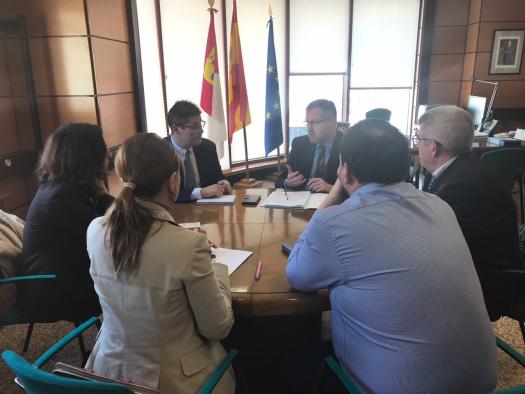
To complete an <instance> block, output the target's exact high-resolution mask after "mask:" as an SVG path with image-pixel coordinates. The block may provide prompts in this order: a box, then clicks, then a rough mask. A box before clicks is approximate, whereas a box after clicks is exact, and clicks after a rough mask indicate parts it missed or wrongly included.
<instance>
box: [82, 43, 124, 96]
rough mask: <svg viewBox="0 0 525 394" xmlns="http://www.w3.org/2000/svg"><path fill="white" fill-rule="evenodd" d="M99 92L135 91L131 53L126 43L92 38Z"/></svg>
mask: <svg viewBox="0 0 525 394" xmlns="http://www.w3.org/2000/svg"><path fill="white" fill-rule="evenodd" d="M91 43H92V48H93V61H94V63H95V78H96V84H97V93H98V94H110V93H124V92H131V91H133V77H132V74H131V69H132V65H131V54H130V48H129V45H128V44H126V43H122V42H118V41H112V40H105V39H101V38H92V40H91Z"/></svg>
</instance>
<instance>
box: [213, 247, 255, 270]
mask: <svg viewBox="0 0 525 394" xmlns="http://www.w3.org/2000/svg"><path fill="white" fill-rule="evenodd" d="M211 252H212V253H213V254H214V255H215V261H216V262H217V263H221V264H224V265H227V266H228V274H229V275H231V274H233V273H234V272H235V270H236V269H237V268H239V267H240V266H241V264H242V263H244V262H245V261H246V260H248V257H250V256H251V255H252V254H253V252H251V251H249V250H238V249H226V248H211Z"/></svg>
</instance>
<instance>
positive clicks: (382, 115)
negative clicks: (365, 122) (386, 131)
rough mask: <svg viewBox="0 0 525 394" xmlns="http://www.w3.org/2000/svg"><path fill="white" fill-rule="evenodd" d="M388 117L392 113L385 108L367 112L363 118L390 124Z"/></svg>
mask: <svg viewBox="0 0 525 394" xmlns="http://www.w3.org/2000/svg"><path fill="white" fill-rule="evenodd" d="M390 115H392V111H390V110H389V109H386V108H374V109H371V110H370V111H368V112H367V113H366V114H365V117H366V118H367V119H381V120H384V121H386V122H390Z"/></svg>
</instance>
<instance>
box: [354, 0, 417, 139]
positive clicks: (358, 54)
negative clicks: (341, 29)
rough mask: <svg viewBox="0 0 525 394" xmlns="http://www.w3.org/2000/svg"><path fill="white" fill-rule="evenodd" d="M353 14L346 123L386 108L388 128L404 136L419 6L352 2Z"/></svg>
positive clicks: (395, 0) (411, 1)
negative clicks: (389, 115)
mask: <svg viewBox="0 0 525 394" xmlns="http://www.w3.org/2000/svg"><path fill="white" fill-rule="evenodd" d="M353 13H354V15H353V25H352V64H351V69H350V70H351V71H350V76H351V77H350V94H349V121H350V123H355V122H357V121H359V120H361V119H364V118H365V113H366V112H367V111H368V110H370V109H373V108H388V109H389V110H390V111H392V118H391V123H392V124H393V125H394V126H396V127H397V128H398V129H399V130H400V131H401V132H408V131H409V129H410V107H411V100H412V93H413V88H414V67H415V58H416V45H417V33H418V18H419V0H353Z"/></svg>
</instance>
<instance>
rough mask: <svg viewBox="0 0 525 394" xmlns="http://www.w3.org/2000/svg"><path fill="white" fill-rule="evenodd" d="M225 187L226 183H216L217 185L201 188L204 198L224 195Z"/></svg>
mask: <svg viewBox="0 0 525 394" xmlns="http://www.w3.org/2000/svg"><path fill="white" fill-rule="evenodd" d="M224 189H225V187H224V185H220V184H218V183H216V184H215V185H210V186H207V187H203V188H202V189H201V196H202V198H212V197H222V195H223V194H224Z"/></svg>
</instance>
